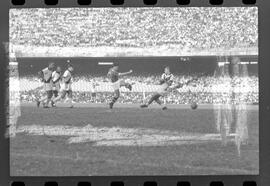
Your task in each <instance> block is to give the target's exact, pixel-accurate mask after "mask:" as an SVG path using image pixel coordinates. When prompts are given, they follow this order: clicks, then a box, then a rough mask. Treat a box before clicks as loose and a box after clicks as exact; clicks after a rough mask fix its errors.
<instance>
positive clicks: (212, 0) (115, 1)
mask: <svg viewBox="0 0 270 186" xmlns="http://www.w3.org/2000/svg"><path fill="white" fill-rule="evenodd" d="M26 1H27V0H11V3H12V5H14V6H21V5H24V4H25V3H26ZM58 1H59V0H44V3H45V5H49V6H51V5H57V4H58V3H59V2H58ZM92 1H93V0H77V4H78V5H82V6H85V5H91V3H92ZM225 1H226V0H225ZM110 3H111V5H124V4H125V0H110ZM143 3H144V5H157V4H158V0H143ZM176 3H177V4H178V5H189V4H190V0H176ZM209 4H210V5H220V6H222V5H224V0H209ZM242 4H243V5H252V6H255V5H256V0H242Z"/></svg>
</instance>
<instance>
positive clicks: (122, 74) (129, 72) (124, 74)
mask: <svg viewBox="0 0 270 186" xmlns="http://www.w3.org/2000/svg"><path fill="white" fill-rule="evenodd" d="M132 72H133V71H132V70H130V71H128V72H122V73H119V76H126V75H129V74H131V73H132Z"/></svg>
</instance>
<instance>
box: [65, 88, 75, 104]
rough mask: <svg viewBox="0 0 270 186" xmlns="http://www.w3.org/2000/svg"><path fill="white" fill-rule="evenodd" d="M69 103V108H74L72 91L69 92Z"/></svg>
mask: <svg viewBox="0 0 270 186" xmlns="http://www.w3.org/2000/svg"><path fill="white" fill-rule="evenodd" d="M67 103H68V104H69V108H73V107H74V106H73V103H72V90H69V91H68V98H67Z"/></svg>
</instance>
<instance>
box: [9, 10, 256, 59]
mask: <svg viewBox="0 0 270 186" xmlns="http://www.w3.org/2000/svg"><path fill="white" fill-rule="evenodd" d="M10 43H11V44H12V45H14V47H15V48H16V51H17V55H20V56H22V57H24V56H28V57H35V56H39V57H41V56H43V57H48V56H70V57H71V56H73V57H74V56H88V57H89V56H101V57H106V56H149V55H150V56H151V55H165V56H179V55H196V54H198V53H199V54H201V53H200V52H204V53H203V54H208V55H209V54H211V51H217V50H218V51H221V52H224V51H237V50H239V52H240V51H243V50H244V51H246V52H249V54H250V53H251V52H254V50H255V53H256V50H257V46H258V16H257V8H241V7H231V8H228V7H226V8H207V7H205V8H113V9H112V8H91V9H89V8H88V9H87V8H85V9H83V8H72V9H71V8H61V9H60V8H52V9H13V10H11V11H10Z"/></svg>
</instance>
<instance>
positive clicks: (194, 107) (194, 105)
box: [190, 102, 198, 110]
mask: <svg viewBox="0 0 270 186" xmlns="http://www.w3.org/2000/svg"><path fill="white" fill-rule="evenodd" d="M190 107H191V108H192V109H193V110H195V109H196V108H197V107H198V105H197V103H195V102H193V103H192V104H191V105H190Z"/></svg>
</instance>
